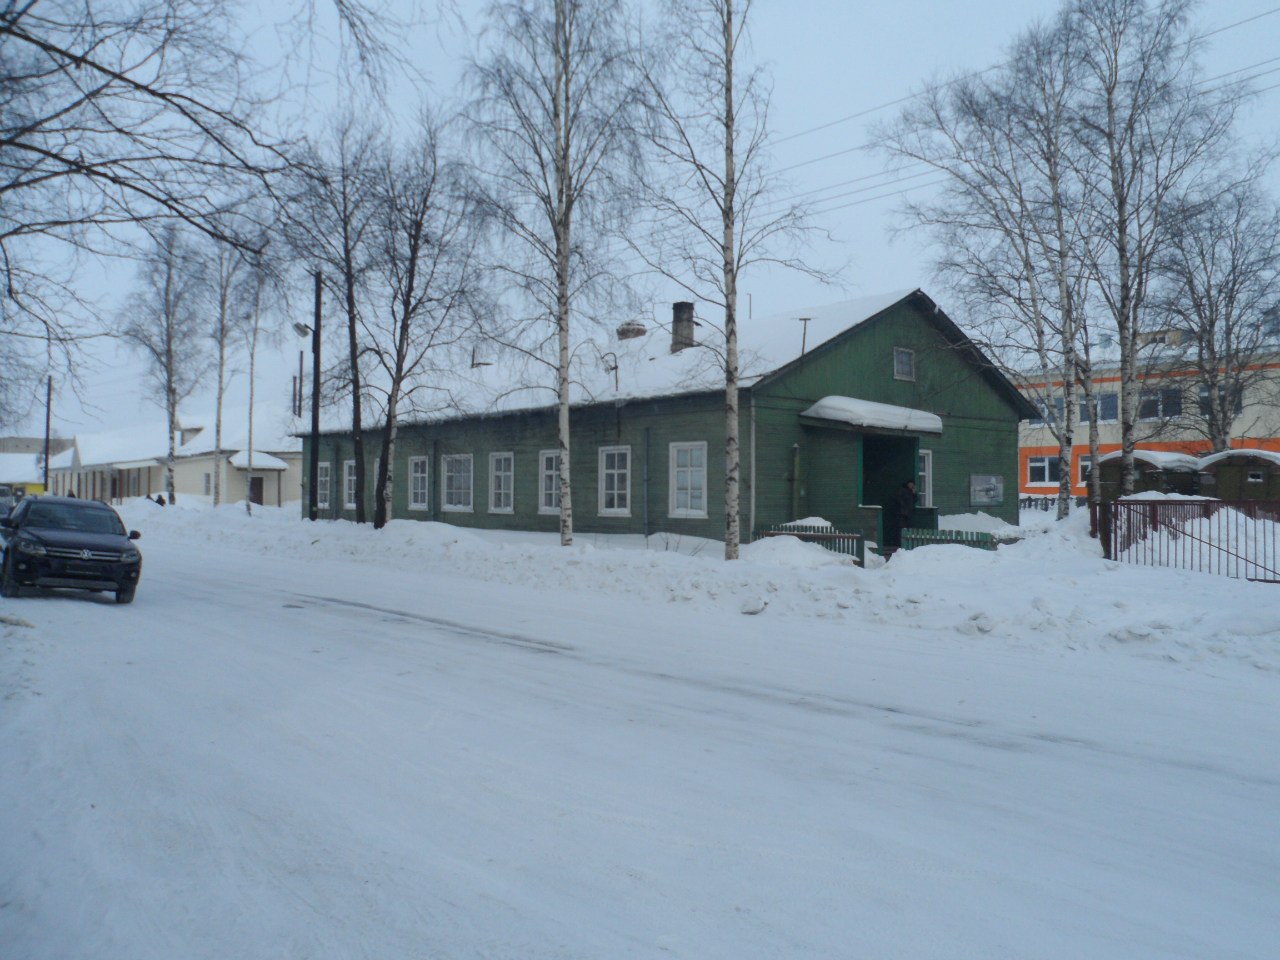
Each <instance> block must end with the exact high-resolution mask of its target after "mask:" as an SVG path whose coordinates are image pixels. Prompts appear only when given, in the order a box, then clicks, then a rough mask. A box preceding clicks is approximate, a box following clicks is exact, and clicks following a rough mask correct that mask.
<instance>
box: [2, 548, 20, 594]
mask: <svg viewBox="0 0 1280 960" xmlns="http://www.w3.org/2000/svg"><path fill="white" fill-rule="evenodd" d="M21 592H22V585H21V584H19V583H18V578H17V577H15V576H14V575H13V571H12V570H11V569H9V555H8V554H5V556H4V560H3V561H0V597H16V596H18V595H19V594H20V593H21Z"/></svg>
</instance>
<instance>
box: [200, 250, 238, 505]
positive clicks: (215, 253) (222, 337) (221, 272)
mask: <svg viewBox="0 0 1280 960" xmlns="http://www.w3.org/2000/svg"><path fill="white" fill-rule="evenodd" d="M212 243H213V246H212V248H211V249H210V250H209V251H208V252H207V253H206V255H205V258H206V263H205V268H204V269H205V274H206V276H207V278H208V284H209V295H210V299H211V300H212V301H213V304H212V306H213V323H212V325H211V327H210V329H209V339H210V340H211V341H212V346H213V376H214V401H213V403H214V412H213V463H214V468H213V505H214V506H215V507H216V506H218V505H219V504H220V503H222V463H223V454H222V407H223V401H224V400H225V398H226V392H227V381H228V377H229V372H228V370H227V366H228V363H229V362H231V360H232V357H233V355H234V352H235V350H236V348H237V347H238V346H239V345H240V341H241V331H242V328H243V326H244V318H243V317H241V316H240V315H239V311H238V309H237V307H238V304H237V299H238V298H237V294H238V292H239V286H240V283H241V282H242V280H243V278H244V273H245V271H246V259H245V256H246V255H245V251H244V250H242V249H239V248H236V247H233V246H231V245H229V244H224V243H217V242H216V241H213V242H212Z"/></svg>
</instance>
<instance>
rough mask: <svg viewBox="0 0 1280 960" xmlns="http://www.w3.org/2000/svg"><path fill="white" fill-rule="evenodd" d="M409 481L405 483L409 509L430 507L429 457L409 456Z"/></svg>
mask: <svg viewBox="0 0 1280 960" xmlns="http://www.w3.org/2000/svg"><path fill="white" fill-rule="evenodd" d="M407 469H408V471H409V482H408V484H407V485H406V489H407V491H408V501H409V509H410V510H430V509H431V458H430V457H410V458H409V466H408V468H407ZM419 481H421V483H419Z"/></svg>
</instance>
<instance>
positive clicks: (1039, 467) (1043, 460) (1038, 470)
mask: <svg viewBox="0 0 1280 960" xmlns="http://www.w3.org/2000/svg"><path fill="white" fill-rule="evenodd" d="M1057 482H1058V458H1057V457H1027V484H1028V485H1030V486H1047V485H1050V484H1055V483H1057Z"/></svg>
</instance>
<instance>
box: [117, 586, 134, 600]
mask: <svg viewBox="0 0 1280 960" xmlns="http://www.w3.org/2000/svg"><path fill="white" fill-rule="evenodd" d="M137 589H138V585H137V584H134V585H133V586H129V587H121V588H120V589H119V590H117V591H116V603H133V594H134V592H135V591H137Z"/></svg>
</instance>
